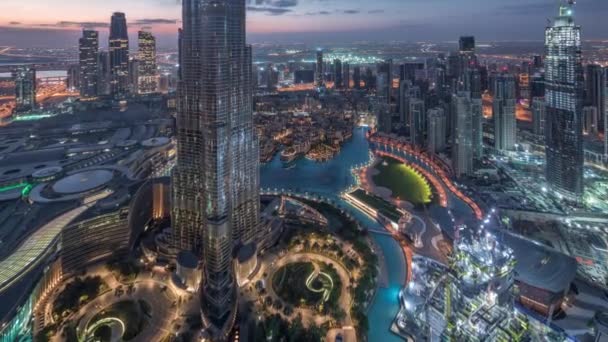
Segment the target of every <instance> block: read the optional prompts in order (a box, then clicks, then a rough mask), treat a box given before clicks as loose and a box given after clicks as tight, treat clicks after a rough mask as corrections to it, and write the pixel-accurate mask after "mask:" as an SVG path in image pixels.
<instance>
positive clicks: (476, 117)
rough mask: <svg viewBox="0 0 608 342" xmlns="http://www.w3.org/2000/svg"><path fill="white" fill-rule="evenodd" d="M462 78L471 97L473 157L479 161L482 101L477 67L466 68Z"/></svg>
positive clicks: (481, 132)
mask: <svg viewBox="0 0 608 342" xmlns="http://www.w3.org/2000/svg"><path fill="white" fill-rule="evenodd" d="M463 78H464V80H465V91H466V92H468V93H469V94H470V96H471V124H472V125H473V137H472V138H473V140H472V144H473V157H475V158H477V159H480V158H481V157H482V156H483V100H482V98H481V93H482V80H481V72H480V70H479V67H475V66H473V67H471V68H466V69H465V71H464V75H463Z"/></svg>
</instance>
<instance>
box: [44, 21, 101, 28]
mask: <svg viewBox="0 0 608 342" xmlns="http://www.w3.org/2000/svg"><path fill="white" fill-rule="evenodd" d="M38 26H42V27H55V28H89V29H93V28H107V27H109V26H110V24H109V23H104V22H95V21H59V22H57V23H55V24H40V25H38Z"/></svg>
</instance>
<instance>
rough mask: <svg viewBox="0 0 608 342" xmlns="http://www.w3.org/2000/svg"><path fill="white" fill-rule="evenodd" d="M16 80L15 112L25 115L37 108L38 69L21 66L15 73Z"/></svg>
mask: <svg viewBox="0 0 608 342" xmlns="http://www.w3.org/2000/svg"><path fill="white" fill-rule="evenodd" d="M13 79H14V80H15V102H16V104H15V112H17V113H24V112H29V111H31V110H34V109H35V108H36V69H34V68H33V67H31V66H27V65H26V66H20V67H19V68H17V70H15V71H13Z"/></svg>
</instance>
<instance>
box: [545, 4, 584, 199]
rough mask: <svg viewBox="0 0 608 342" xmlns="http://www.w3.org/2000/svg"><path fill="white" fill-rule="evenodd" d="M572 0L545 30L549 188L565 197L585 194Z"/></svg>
mask: <svg viewBox="0 0 608 342" xmlns="http://www.w3.org/2000/svg"><path fill="white" fill-rule="evenodd" d="M572 5H573V1H572V0H569V1H568V2H567V3H565V4H562V5H561V6H560V8H559V16H557V17H556V18H555V20H554V21H553V24H552V25H551V26H549V27H547V29H546V33H545V50H546V51H545V53H546V57H545V101H546V120H545V124H546V127H545V144H546V149H545V151H546V157H547V164H546V177H547V182H548V184H549V187H550V188H551V189H552V190H555V191H557V192H558V193H560V194H561V195H563V196H567V197H569V198H572V199H578V198H580V196H581V195H582V194H583V161H584V155H583V126H582V118H581V110H582V97H583V96H582V95H583V94H582V93H583V87H584V81H583V67H582V56H581V55H582V53H581V29H580V26H577V25H575V23H574V18H573V11H572Z"/></svg>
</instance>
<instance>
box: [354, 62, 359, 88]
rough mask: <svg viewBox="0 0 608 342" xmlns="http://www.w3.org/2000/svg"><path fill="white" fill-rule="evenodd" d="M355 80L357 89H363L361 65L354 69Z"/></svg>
mask: <svg viewBox="0 0 608 342" xmlns="http://www.w3.org/2000/svg"><path fill="white" fill-rule="evenodd" d="M353 82H354V83H355V89H361V67H360V66H358V65H357V66H356V67H355V69H354V70H353Z"/></svg>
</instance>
